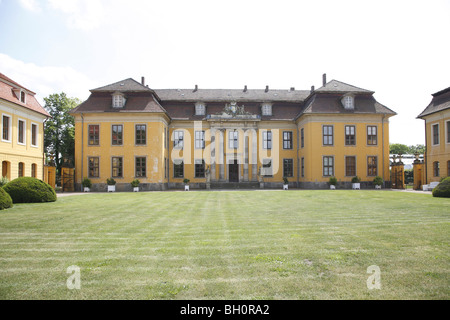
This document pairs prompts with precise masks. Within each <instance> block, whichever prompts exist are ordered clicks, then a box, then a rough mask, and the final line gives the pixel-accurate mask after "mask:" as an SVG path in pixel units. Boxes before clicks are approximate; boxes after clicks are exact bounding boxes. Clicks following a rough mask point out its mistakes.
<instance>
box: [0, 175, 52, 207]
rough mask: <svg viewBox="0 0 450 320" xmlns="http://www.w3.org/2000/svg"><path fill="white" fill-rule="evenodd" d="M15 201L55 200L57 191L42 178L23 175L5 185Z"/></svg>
mask: <svg viewBox="0 0 450 320" xmlns="http://www.w3.org/2000/svg"><path fill="white" fill-rule="evenodd" d="M4 189H5V191H6V192H8V193H9V195H10V196H11V199H12V201H13V203H33V202H54V201H56V192H55V190H53V188H52V187H51V186H50V185H49V184H48V183H45V182H44V181H42V180H39V179H36V178H31V177H21V178H17V179H14V180H13V181H11V182H9V183H8V184H7V185H6V186H5V187H4Z"/></svg>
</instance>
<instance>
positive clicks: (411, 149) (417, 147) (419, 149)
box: [409, 144, 425, 154]
mask: <svg viewBox="0 0 450 320" xmlns="http://www.w3.org/2000/svg"><path fill="white" fill-rule="evenodd" d="M416 152H418V153H419V154H424V153H425V146H424V145H423V144H416V145H415V146H409V153H410V154H415V153H416Z"/></svg>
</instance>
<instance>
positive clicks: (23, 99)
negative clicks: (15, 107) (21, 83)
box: [20, 90, 27, 103]
mask: <svg viewBox="0 0 450 320" xmlns="http://www.w3.org/2000/svg"><path fill="white" fill-rule="evenodd" d="M20 102H22V103H27V94H26V92H25V91H23V90H20Z"/></svg>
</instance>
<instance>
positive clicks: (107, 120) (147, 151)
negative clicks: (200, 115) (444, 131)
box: [75, 113, 390, 184]
mask: <svg viewBox="0 0 450 320" xmlns="http://www.w3.org/2000/svg"><path fill="white" fill-rule="evenodd" d="M75 118H76V121H75V133H76V134H75V163H76V170H75V172H76V183H81V180H82V177H88V158H89V157H99V160H100V177H99V178H93V177H89V178H90V179H91V180H92V183H94V184H95V183H106V179H107V178H109V177H111V171H112V164H111V161H112V157H122V158H123V177H122V178H114V179H115V180H116V181H117V183H130V182H131V181H132V180H133V179H135V157H138V156H143V157H146V159H147V166H146V167H147V176H146V177H145V178H142V177H140V178H138V179H139V180H140V181H141V183H157V184H165V183H171V184H181V183H183V179H184V178H187V179H189V180H190V182H191V183H205V182H206V178H196V177H195V160H200V159H203V160H204V161H205V164H206V167H208V166H209V167H210V169H211V148H214V149H215V166H214V167H215V176H212V177H211V179H212V180H213V181H214V180H217V181H219V178H220V160H223V163H224V166H223V170H224V179H223V181H228V178H229V175H228V174H229V173H228V169H229V167H228V163H229V161H230V159H234V158H236V159H238V163H239V181H244V179H243V178H244V160H245V159H244V158H245V139H246V137H247V136H248V163H249V165H248V181H256V180H255V177H256V173H259V169H260V168H261V167H262V164H263V160H264V159H270V160H272V172H273V175H272V176H271V177H267V176H266V177H264V182H267V183H271V182H273V183H281V182H282V181H283V159H292V162H293V176H292V177H289V178H288V179H289V181H290V182H296V181H297V179H299V182H322V183H323V182H328V180H329V177H324V176H323V166H322V157H323V156H333V157H334V160H335V164H334V170H335V173H334V175H335V176H336V177H337V179H338V181H342V182H350V181H351V179H352V176H345V157H346V156H355V157H356V161H357V163H356V175H358V176H359V177H360V178H361V180H362V181H367V182H371V181H372V180H373V178H374V176H368V175H367V157H369V156H376V157H377V159H378V166H377V173H378V175H380V176H382V177H383V179H384V180H385V181H388V180H389V179H390V176H389V122H388V119H387V118H383V117H382V116H381V115H348V114H347V115H307V116H302V117H301V118H299V119H298V120H297V122H296V123H294V122H292V121H256V122H255V123H253V124H251V125H250V126H247V127H246V126H245V125H244V124H243V123H240V124H239V123H235V124H233V123H225V122H224V123H219V124H218V123H215V124H212V123H211V122H208V121H181V120H173V121H170V120H169V119H168V118H167V117H166V116H165V115H163V114H139V113H98V114H95V113H90V114H85V115H84V116H83V118H82V117H81V116H80V115H76V116H75ZM82 123H83V128H82ZM91 124H92V125H99V127H100V143H99V145H98V146H89V145H88V126H89V125H91ZM137 124H145V125H146V126H147V143H146V145H145V146H138V145H136V144H135V125H137ZM112 125H123V144H122V145H121V146H114V145H112V142H111V141H112V138H111V135H112V133H111V132H112ZM323 125H332V126H333V128H334V144H333V145H332V146H323V144H322V126H323ZM346 125H354V126H355V128H356V146H345V132H344V131H345V126H346ZM368 125H370V126H376V127H377V131H378V132H377V137H378V142H377V145H375V146H369V145H367V126H368ZM249 128H253V129H250V130H249ZM302 128H303V130H304V136H305V138H304V147H303V148H301V146H300V130H301V129H302ZM234 129H236V130H237V132H238V148H237V149H232V148H229V135H228V132H229V131H230V130H234ZM219 130H224V131H223V148H224V150H223V155H224V156H223V158H221V157H220V150H221V139H220V134H219ZM246 130H247V131H246ZM252 130H254V131H252ZM268 130H269V131H271V132H272V148H271V149H270V150H268V149H264V148H263V138H262V137H263V132H264V131H268ZM174 131H183V133H184V139H183V141H184V146H183V148H182V149H178V148H174ZM196 131H204V132H205V148H204V149H199V148H196V147H195V132H196ZM285 131H288V132H291V133H292V149H284V148H283V132H285ZM165 132H168V136H167V137H166V136H165ZM212 135H214V137H215V138H214V139H212ZM255 139H256V140H255ZM165 140H166V141H165ZM212 141H214V143H212ZM82 143H83V147H82ZM254 143H256V152H254V148H253V146H254ZM302 158H304V159H305V170H304V171H305V176H304V177H302V176H301V165H300V161H301V159H302ZM82 159H83V165H81V163H82V161H81V160H82ZM177 159H182V160H183V162H184V176H183V177H182V178H175V177H174V164H173V161H174V160H177ZM252 164H256V165H252ZM166 166H168V167H167V168H166ZM212 173H214V171H213V172H212Z"/></svg>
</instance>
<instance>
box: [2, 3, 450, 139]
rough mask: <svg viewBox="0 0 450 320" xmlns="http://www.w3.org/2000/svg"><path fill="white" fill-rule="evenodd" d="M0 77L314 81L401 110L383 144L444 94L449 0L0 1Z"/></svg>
mask: <svg viewBox="0 0 450 320" xmlns="http://www.w3.org/2000/svg"><path fill="white" fill-rule="evenodd" d="M0 30H1V33H0V72H2V73H4V74H5V75H7V76H8V77H10V78H12V79H13V80H15V81H17V82H19V83H20V84H22V85H23V86H25V87H27V88H28V89H30V90H32V91H34V92H36V93H37V97H38V99H39V101H40V102H41V103H42V104H43V97H46V96H48V95H50V94H52V93H60V92H66V93H67V94H68V95H69V96H72V97H77V98H80V99H82V100H84V99H86V98H87V97H88V96H89V90H90V89H93V88H97V87H101V86H104V85H106V84H110V83H114V82H117V81H120V80H123V79H126V78H133V79H135V80H137V81H140V79H141V76H145V79H146V83H147V84H148V85H149V86H150V87H151V88H153V89H162V88H194V86H195V85H196V84H197V85H198V86H199V88H224V89H228V88H229V89H236V88H243V87H244V85H247V86H248V88H249V89H262V88H265V86H266V85H269V87H270V88H273V89H286V90H287V89H289V88H290V87H295V88H296V89H302V90H309V89H310V88H311V86H312V85H314V86H315V87H316V88H319V87H320V86H321V85H322V74H323V73H326V74H327V79H328V80H332V79H336V80H339V81H342V82H345V83H348V84H352V85H355V86H357V87H361V88H364V89H369V90H372V91H375V98H376V99H377V100H378V101H379V102H380V103H382V104H384V105H386V106H387V107H389V108H391V109H393V110H394V111H396V112H397V113H398V115H397V116H395V117H393V118H391V124H390V140H391V143H404V144H408V145H412V144H424V142H425V141H424V124H423V120H416V117H417V115H418V114H419V113H420V112H421V111H422V110H423V109H425V107H426V106H427V105H428V104H429V102H430V101H431V98H432V97H431V94H432V93H435V92H437V91H440V90H442V89H445V88H447V87H449V86H450V40H449V38H450V36H449V35H450V0H427V1H423V0H422V1H412V0H408V1H400V0H388V1H384V0H376V1H363V0H358V1H347V0H344V1H338V0H330V1H328V0H321V1H312V0H311V1H300V0H297V1H290V0H274V1H264V0H257V1H249V0H237V1H235V0H227V1H214V0H209V1H197V0H185V1H180V0H176V1H175V0H174V1H171V0H161V1H143V0H0Z"/></svg>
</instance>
